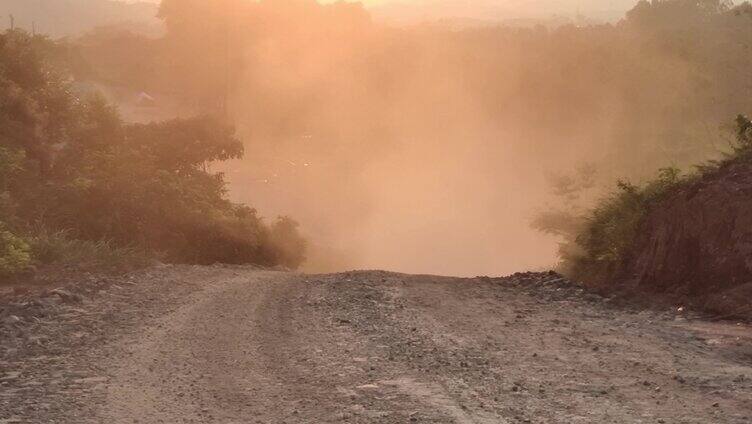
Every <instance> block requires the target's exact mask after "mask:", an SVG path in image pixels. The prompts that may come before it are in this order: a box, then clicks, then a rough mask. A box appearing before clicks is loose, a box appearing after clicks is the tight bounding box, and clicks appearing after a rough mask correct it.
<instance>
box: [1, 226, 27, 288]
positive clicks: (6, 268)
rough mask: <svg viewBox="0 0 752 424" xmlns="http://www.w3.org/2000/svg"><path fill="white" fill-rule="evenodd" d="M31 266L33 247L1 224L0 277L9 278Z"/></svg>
mask: <svg viewBox="0 0 752 424" xmlns="http://www.w3.org/2000/svg"><path fill="white" fill-rule="evenodd" d="M30 265H31V247H30V246H29V244H28V243H27V242H26V240H24V239H22V238H21V237H18V236H17V235H15V234H13V233H11V232H10V231H8V230H7V229H5V228H4V226H2V224H0V277H3V278H7V277H9V276H12V275H14V274H17V273H19V272H22V271H25V270H26V269H28V268H29V266H30Z"/></svg>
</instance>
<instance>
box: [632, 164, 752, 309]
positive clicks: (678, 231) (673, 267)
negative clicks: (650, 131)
mask: <svg viewBox="0 0 752 424" xmlns="http://www.w3.org/2000/svg"><path fill="white" fill-rule="evenodd" d="M619 280H621V281H622V282H623V283H625V287H630V288H633V289H638V290H640V291H642V292H644V291H648V292H654V293H663V294H667V295H670V296H673V297H676V298H677V300H678V301H684V302H687V303H690V304H694V305H696V306H697V307H699V308H701V309H704V310H706V311H708V312H711V313H713V314H717V315H721V316H726V317H729V318H732V317H734V318H737V317H745V318H752V300H750V299H752V164H750V163H743V162H736V163H728V164H726V165H724V166H722V167H721V168H719V169H718V170H716V171H714V172H712V173H709V174H707V175H705V176H704V177H702V178H700V179H698V180H696V181H692V182H689V183H687V184H684V185H682V186H681V187H678V188H677V189H676V190H675V191H673V192H671V193H670V194H669V195H667V196H666V197H665V198H664V199H662V200H661V201H659V202H658V203H657V204H655V205H654V206H653V207H651V210H650V212H649V213H648V215H647V216H646V217H645V219H644V220H643V222H642V224H641V226H640V231H639V235H638V236H637V239H636V240H635V243H634V247H633V250H632V251H631V254H630V255H629V256H628V257H627V258H626V260H625V261H624V263H623V265H622V271H621V273H620V278H619Z"/></svg>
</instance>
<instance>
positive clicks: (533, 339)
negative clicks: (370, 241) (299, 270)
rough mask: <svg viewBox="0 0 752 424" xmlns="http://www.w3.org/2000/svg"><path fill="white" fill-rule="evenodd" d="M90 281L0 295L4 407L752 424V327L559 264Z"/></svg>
mask: <svg viewBox="0 0 752 424" xmlns="http://www.w3.org/2000/svg"><path fill="white" fill-rule="evenodd" d="M75 287H83V288H79V289H76V288H75ZM75 287H74V288H68V289H66V290H63V291H62V293H53V292H51V291H48V292H46V293H42V294H38V293H31V294H23V295H18V296H15V297H9V298H8V299H6V300H3V303H2V304H1V305H0V307H2V309H0V311H2V312H0V318H2V323H3V324H0V329H3V330H2V331H3V333H1V334H0V336H2V337H3V338H2V339H0V346H1V347H2V351H0V354H1V355H2V356H0V423H11V422H18V423H46V422H49V423H328V422H346V423H409V422H425V423H749V422H752V329H750V328H749V327H748V326H744V325H735V324H733V323H725V324H717V323H708V322H704V321H701V320H694V319H685V318H683V317H681V316H677V315H676V314H675V313H658V312H645V311H642V312H640V311H629V310H625V309H620V308H615V307H613V306H611V305H610V304H609V303H608V302H606V301H604V300H603V299H600V298H597V297H595V296H592V295H588V294H586V293H582V292H581V291H580V290H578V289H576V288H575V287H571V286H569V285H568V284H566V283H565V282H563V281H560V280H559V278H558V277H557V276H556V275H553V274H548V273H544V274H526V275H516V276H513V277H509V278H505V279H487V278H478V279H455V278H443V277H430V276H409V275H401V274H392V273H385V272H378V271H368V272H365V271H364V272H353V273H344V274H336V275H325V276H308V275H297V274H291V273H283V272H271V271H260V270H253V269H250V268H242V267H219V266H217V267H180V266H175V267H172V266H171V267H162V268H155V269H150V270H146V271H142V272H139V273H135V274H132V275H130V276H126V277H122V278H120V279H115V280H98V279H96V278H94V277H92V279H91V281H88V282H85V283H82V285H79V286H75ZM76 290H78V291H76ZM11 317H13V318H11Z"/></svg>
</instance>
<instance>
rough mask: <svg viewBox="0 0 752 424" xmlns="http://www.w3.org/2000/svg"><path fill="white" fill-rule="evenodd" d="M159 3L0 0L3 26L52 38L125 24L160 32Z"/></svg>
mask: <svg viewBox="0 0 752 424" xmlns="http://www.w3.org/2000/svg"><path fill="white" fill-rule="evenodd" d="M157 10H158V5H157V4H156V3H150V2H138V3H125V2H121V1H114V0H0V29H3V30H4V29H6V28H8V27H10V21H11V18H10V15H13V17H14V20H15V26H16V28H23V29H25V30H27V31H31V30H32V27H36V32H37V33H42V34H47V35H50V36H52V37H55V38H57V37H65V36H75V35H80V34H82V33H84V32H87V31H89V30H91V29H93V28H95V27H99V26H111V25H118V26H120V25H122V26H127V27H129V28H130V29H132V30H134V31H137V32H143V33H152V34H157V33H159V32H160V31H161V22H160V21H159V19H157V17H156V15H157Z"/></svg>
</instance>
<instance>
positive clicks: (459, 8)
mask: <svg viewBox="0 0 752 424" xmlns="http://www.w3.org/2000/svg"><path fill="white" fill-rule="evenodd" d="M636 3H637V0H613V1H609V2H604V1H602V0H506V1H503V2H500V1H493V0H473V1H460V0H393V1H387V2H384V3H382V4H380V5H374V6H372V7H370V10H371V12H372V14H373V16H374V17H375V18H376V19H378V20H381V21H386V22H392V23H401V24H413V23H421V22H433V21H444V20H447V19H450V20H457V19H464V20H467V21H468V22H469V21H471V20H478V21H482V22H484V23H486V24H488V23H489V22H495V23H504V24H505V23H507V22H509V21H511V20H516V21H520V22H521V21H528V22H531V23H533V24H537V23H542V22H543V23H548V21H549V19H554V20H557V21H558V20H561V19H562V18H566V19H568V20H578V19H583V20H587V21H598V22H614V21H617V20H619V19H621V18H622V17H624V13H625V12H626V11H627V10H629V9H631V8H632V7H633V6H634V5H635V4H636Z"/></svg>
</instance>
